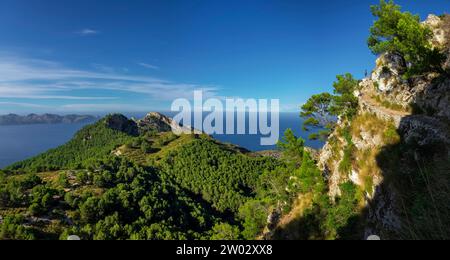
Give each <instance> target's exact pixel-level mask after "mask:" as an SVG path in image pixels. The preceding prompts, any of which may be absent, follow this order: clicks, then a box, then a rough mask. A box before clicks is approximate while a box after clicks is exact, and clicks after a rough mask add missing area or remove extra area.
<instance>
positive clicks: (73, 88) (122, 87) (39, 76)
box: [0, 57, 218, 109]
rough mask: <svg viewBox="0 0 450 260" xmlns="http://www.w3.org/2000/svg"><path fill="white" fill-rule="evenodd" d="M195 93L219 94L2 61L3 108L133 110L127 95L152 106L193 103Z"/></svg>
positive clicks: (17, 60)
mask: <svg viewBox="0 0 450 260" xmlns="http://www.w3.org/2000/svg"><path fill="white" fill-rule="evenodd" d="M194 90H203V91H204V93H205V95H206V96H216V94H217V91H218V89H217V87H215V86H204V85H199V84H190V83H178V82H172V81H169V80H164V79H159V78H154V77H149V76H143V75H131V74H128V73H116V72H114V71H113V70H108V71H106V70H100V71H99V70H84V69H74V68H70V67H66V66H64V65H63V64H60V63H58V62H54V61H49V60H40V59H28V58H21V57H0V102H3V103H0V104H3V105H5V104H6V103H9V104H10V105H14V104H17V105H18V104H20V103H21V101H20V102H19V101H18V100H24V99H26V100H57V101H59V102H60V105H59V107H60V108H61V107H62V108H70V107H71V105H70V104H67V103H65V101H67V100H79V101H86V100H95V101H96V102H95V104H77V106H74V105H72V107H74V108H76V107H92V108H94V109H95V108H102V107H107V108H109V107H113V105H114V104H111V103H107V104H102V102H104V101H107V100H110V101H111V100H117V102H116V103H119V102H122V103H129V105H127V106H123V105H122V107H127V108H132V106H133V105H134V106H137V104H135V103H134V102H133V100H127V99H126V98H125V97H124V93H125V95H127V94H126V93H128V95H132V94H134V95H136V94H137V95H141V96H142V97H143V98H146V99H147V100H148V102H149V103H150V104H151V103H152V101H172V100H174V99H177V98H186V99H192V95H193V91H194ZM86 93H88V95H86ZM100 93H101V94H100ZM105 93H106V95H105ZM5 99H6V100H5ZM33 102H34V101H32V102H27V104H28V106H27V107H33V106H32V105H33V104H31V103H33ZM21 104H24V103H21ZM37 106H38V105H36V107H37ZM55 108H56V107H55ZM143 109H147V108H143Z"/></svg>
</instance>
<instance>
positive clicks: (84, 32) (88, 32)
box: [77, 28, 99, 36]
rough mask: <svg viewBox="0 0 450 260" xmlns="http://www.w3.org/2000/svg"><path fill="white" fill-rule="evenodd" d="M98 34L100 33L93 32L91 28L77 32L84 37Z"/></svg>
mask: <svg viewBox="0 0 450 260" xmlns="http://www.w3.org/2000/svg"><path fill="white" fill-rule="evenodd" d="M98 33H99V31H97V30H93V29H89V28H86V29H83V30H80V31H78V32H77V34H79V35H82V36H89V35H95V34H98Z"/></svg>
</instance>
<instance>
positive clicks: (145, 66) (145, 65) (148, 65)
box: [138, 62, 159, 70]
mask: <svg viewBox="0 0 450 260" xmlns="http://www.w3.org/2000/svg"><path fill="white" fill-rule="evenodd" d="M138 65H139V66H142V67H144V68H146V69H152V70H159V67H158V66H155V65H152V64H148V63H145V62H140V63H138Z"/></svg>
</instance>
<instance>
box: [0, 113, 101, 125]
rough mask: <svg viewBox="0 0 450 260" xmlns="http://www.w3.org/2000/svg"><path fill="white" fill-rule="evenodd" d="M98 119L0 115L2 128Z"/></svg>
mask: <svg viewBox="0 0 450 260" xmlns="http://www.w3.org/2000/svg"><path fill="white" fill-rule="evenodd" d="M97 119H98V118H97V117H95V116H90V115H65V116H61V115H54V114H43V115H37V114H29V115H27V116H20V115H16V114H8V115H0V126H5V125H32V124H61V123H66V124H73V123H86V122H93V121H96V120H97Z"/></svg>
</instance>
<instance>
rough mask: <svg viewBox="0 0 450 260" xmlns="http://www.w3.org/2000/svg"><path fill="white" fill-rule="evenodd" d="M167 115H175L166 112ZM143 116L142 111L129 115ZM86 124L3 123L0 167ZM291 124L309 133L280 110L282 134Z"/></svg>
mask: <svg viewBox="0 0 450 260" xmlns="http://www.w3.org/2000/svg"><path fill="white" fill-rule="evenodd" d="M166 114H167V115H168V116H172V115H170V114H168V113H166ZM129 116H135V117H137V118H140V117H142V116H143V114H142V115H140V114H135V115H129ZM85 125H86V124H54V125H20V126H0V168H3V167H6V166H8V165H10V164H12V163H14V162H18V161H21V160H24V159H27V158H30V157H33V156H36V155H38V154H40V153H42V152H45V151H47V150H49V149H51V148H56V147H58V146H60V145H62V144H64V143H66V142H67V141H69V140H70V139H71V138H72V137H73V136H74V134H75V133H76V132H77V131H78V130H80V129H81V128H82V127H84V126H85ZM288 128H291V129H292V130H294V132H295V133H296V135H297V136H301V137H303V138H304V139H307V136H308V135H309V133H305V132H303V131H302V121H301V119H300V118H299V116H298V113H281V114H280V137H281V136H282V134H283V133H284V131H285V130H286V129H288ZM214 137H215V138H217V139H218V140H220V141H222V142H227V143H233V144H236V145H239V146H242V147H244V148H247V149H249V150H252V151H261V150H271V149H275V148H276V146H261V145H260V138H261V136H258V135H216V136H214ZM307 145H308V146H310V147H313V148H321V147H322V145H323V143H322V142H320V141H307Z"/></svg>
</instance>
